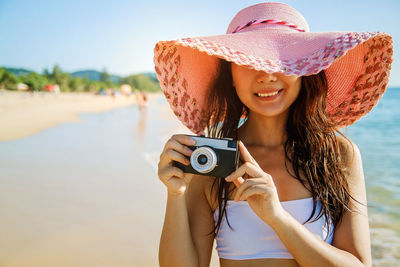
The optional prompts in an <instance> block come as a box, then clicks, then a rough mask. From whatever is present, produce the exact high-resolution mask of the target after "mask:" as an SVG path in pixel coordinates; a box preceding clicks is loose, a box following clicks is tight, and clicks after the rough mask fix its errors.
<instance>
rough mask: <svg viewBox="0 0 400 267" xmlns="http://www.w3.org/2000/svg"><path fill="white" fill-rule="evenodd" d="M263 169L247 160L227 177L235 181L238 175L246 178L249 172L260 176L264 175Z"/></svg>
mask: <svg viewBox="0 0 400 267" xmlns="http://www.w3.org/2000/svg"><path fill="white" fill-rule="evenodd" d="M262 173H263V171H262V170H261V169H260V168H259V167H257V166H255V165H254V164H252V163H250V162H245V163H244V164H243V165H242V166H240V167H239V168H237V169H236V170H235V171H234V172H232V173H231V174H230V175H229V176H227V177H226V178H225V180H226V181H233V180H234V179H236V178H238V177H243V178H245V174H248V175H249V176H250V177H260V176H262Z"/></svg>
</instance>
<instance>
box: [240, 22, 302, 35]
mask: <svg viewBox="0 0 400 267" xmlns="http://www.w3.org/2000/svg"><path fill="white" fill-rule="evenodd" d="M262 23H267V24H280V25H285V26H288V27H290V28H293V29H295V30H297V31H299V32H305V30H304V29H301V28H299V27H298V26H297V25H295V24H290V23H288V22H286V21H282V20H274V19H255V20H252V21H250V22H248V23H246V24H243V25H241V26H238V27H236V29H235V30H234V31H233V32H232V33H237V32H238V31H240V30H243V29H244V28H247V27H250V26H251V25H256V24H262Z"/></svg>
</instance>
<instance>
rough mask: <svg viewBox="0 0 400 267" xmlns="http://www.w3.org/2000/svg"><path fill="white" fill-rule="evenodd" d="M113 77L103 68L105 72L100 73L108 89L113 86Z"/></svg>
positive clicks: (101, 79)
mask: <svg viewBox="0 0 400 267" xmlns="http://www.w3.org/2000/svg"><path fill="white" fill-rule="evenodd" d="M110 77H111V75H110V74H108V72H107V70H106V68H103V71H102V72H101V73H100V81H102V82H103V83H105V84H106V86H107V87H109V86H111V80H110Z"/></svg>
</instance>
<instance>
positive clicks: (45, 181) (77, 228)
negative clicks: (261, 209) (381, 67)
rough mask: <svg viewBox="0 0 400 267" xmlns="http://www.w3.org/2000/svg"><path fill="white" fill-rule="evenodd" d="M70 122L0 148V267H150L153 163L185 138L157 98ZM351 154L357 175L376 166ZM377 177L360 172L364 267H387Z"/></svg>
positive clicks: (153, 260)
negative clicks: (368, 252) (358, 162)
mask: <svg viewBox="0 0 400 267" xmlns="http://www.w3.org/2000/svg"><path fill="white" fill-rule="evenodd" d="M0 97H1V96H0ZM77 118H78V120H79V121H69V122H64V123H60V124H58V125H57V126H56V127H51V128H47V129H44V130H42V131H41V132H40V133H38V134H33V135H30V136H26V137H24V138H20V139H15V140H10V141H6V142H0V184H1V186H0V214H1V219H0V236H1V238H0V266H1V267H22V266H23V267H25V266H32V267H36V266H40V267H47V266H49V267H50V266H51V267H52V266H60V267H64V266H65V267H67V266H74V267H75V266H78V267H79V266H82V267H83V266H85V267H86V266H96V267H97V266H100V267H101V266H118V267H124V266H158V245H159V239H160V235H161V230H162V224H163V219H164V214H165V204H166V189H165V188H164V186H163V184H162V183H161V182H160V181H159V180H158V177H157V164H158V160H159V155H160V153H161V151H162V149H163V146H164V144H165V142H166V141H167V140H168V139H169V138H170V136H171V135H173V134H175V133H181V134H182V133H183V134H191V133H190V132H189V131H188V130H187V129H186V128H185V127H183V125H182V124H181V123H180V122H179V121H178V120H177V119H176V118H175V116H174V115H173V113H172V111H171V110H170V108H169V106H168V104H167V103H166V101H165V99H163V98H162V97H154V98H151V100H150V105H149V106H148V108H147V109H145V110H144V111H143V112H139V109H138V106H137V105H135V104H134V105H128V106H125V107H119V108H114V109H112V110H109V111H107V112H98V113H81V114H79V115H77ZM0 125H2V124H0ZM358 127H360V126H358ZM356 129H358V128H354V130H356ZM354 133H355V134H356V135H360V133H358V132H357V131H355V132H354ZM368 140H369V139H368ZM369 143H370V142H368V144H369ZM360 149H361V150H363V149H366V150H364V153H363V156H364V164H365V165H366V167H368V166H369V165H371V161H370V160H373V161H374V162H375V161H376V159H375V158H371V159H370V154H371V153H367V152H368V151H373V150H372V149H371V148H369V147H368V146H365V144H364V145H362V146H361V145H360ZM380 169H381V168H374V169H373V170H368V168H366V169H365V170H366V173H365V175H366V177H369V180H368V182H367V190H368V195H369V198H370V199H371V200H372V202H370V203H369V204H372V206H375V208H374V207H372V208H371V207H370V209H369V220H370V227H371V241H372V254H373V266H396V265H397V263H398V261H399V259H400V253H399V252H400V246H399V244H400V242H399V240H400V239H399V235H398V231H399V228H398V224H395V222H397V221H398V220H397V219H396V220H393V217H396V218H397V216H398V212H397V207H398V205H397V204H396V203H398V199H397V198H394V197H391V196H390V194H389V196H390V197H389V198H379V196H380V195H379V194H378V191H376V190H375V189H374V188H376V184H377V183H378V182H379V181H380V180H381V179H382V175H380V174H379V173H378V174H379V175H378V174H377V175H375V174H374V170H380ZM397 177H398V176H397ZM392 185H393V186H394V185H395V184H392ZM384 195H385V196H386V195H388V193H387V192H386V191H385V194H384ZM385 201H386V202H385ZM396 201H397V202H396ZM387 202H388V203H389V204H390V203H392V204H393V203H394V204H393V205H395V206H394V207H396V209H393V211H391V210H390V207H391V206H390V205H388V203H387ZM385 211H386V213H385ZM214 246H215V243H214ZM211 266H219V264H218V257H217V254H216V251H215V247H214V249H213V254H212V261H211Z"/></svg>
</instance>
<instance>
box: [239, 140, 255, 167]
mask: <svg viewBox="0 0 400 267" xmlns="http://www.w3.org/2000/svg"><path fill="white" fill-rule="evenodd" d="M239 150H240V154H241V156H242V157H243V160H244V161H245V162H251V163H253V164H254V165H256V166H257V167H260V166H259V165H258V163H257V161H256V160H255V159H254V158H253V156H252V155H251V154H250V152H249V151H248V150H247V148H246V147H245V146H244V144H243V143H242V141H239Z"/></svg>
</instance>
